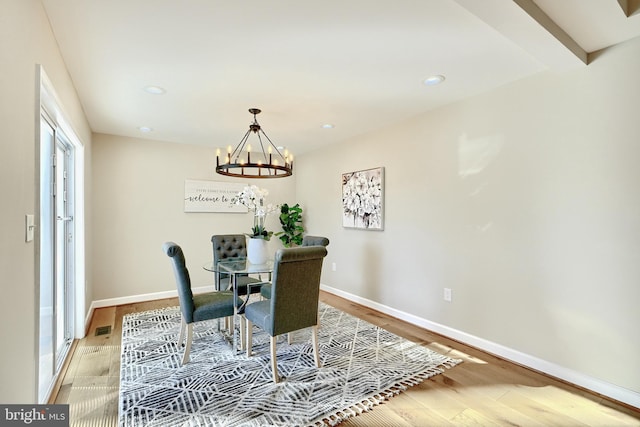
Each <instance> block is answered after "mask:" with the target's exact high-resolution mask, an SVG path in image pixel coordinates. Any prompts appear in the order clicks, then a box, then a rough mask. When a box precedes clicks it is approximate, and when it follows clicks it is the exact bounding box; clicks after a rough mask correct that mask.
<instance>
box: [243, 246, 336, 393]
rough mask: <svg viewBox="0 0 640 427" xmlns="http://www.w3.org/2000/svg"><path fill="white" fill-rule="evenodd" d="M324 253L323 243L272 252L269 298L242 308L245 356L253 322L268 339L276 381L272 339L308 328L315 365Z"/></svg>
mask: <svg viewBox="0 0 640 427" xmlns="http://www.w3.org/2000/svg"><path fill="white" fill-rule="evenodd" d="M325 256H327V249H326V248H325V247H323V246H307V247H302V246H301V247H297V248H286V249H279V250H278V251H277V252H276V257H275V263H274V270H273V287H272V292H271V299H268V300H262V301H257V302H254V303H251V304H248V305H247V306H246V307H245V311H244V315H245V318H246V326H247V333H246V334H245V336H246V340H247V344H246V348H247V357H250V356H251V345H252V343H251V341H252V333H253V325H256V326H257V327H259V328H261V329H263V330H264V331H265V332H267V333H268V334H269V335H270V340H271V369H272V371H273V381H274V382H276V383H277V382H279V380H280V378H279V376H278V362H277V360H276V338H277V336H278V335H282V334H290V333H291V332H293V331H297V330H299V329H304V328H311V332H312V335H311V340H312V343H313V354H314V358H315V363H316V366H317V367H318V368H319V367H320V355H319V354H318V301H319V298H320V273H321V272H322V261H323V259H324V257H325Z"/></svg>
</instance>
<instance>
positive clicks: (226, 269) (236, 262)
mask: <svg viewBox="0 0 640 427" xmlns="http://www.w3.org/2000/svg"><path fill="white" fill-rule="evenodd" d="M273 265H274V260H273V259H269V260H267V261H266V262H264V263H263V264H253V263H251V262H250V261H249V260H248V259H247V258H241V257H237V258H236V257H234V258H225V259H222V260H220V261H218V262H214V261H210V262H208V263H206V264H204V265H203V266H202V268H204V269H205V270H207V271H210V272H212V273H214V274H228V275H229V277H230V279H231V280H230V284H231V290H232V291H233V302H234V304H233V308H234V310H233V321H232V327H231V332H232V345H233V349H234V351H235V352H236V353H238V351H242V350H244V346H245V340H244V333H245V331H243V330H242V329H243V328H242V327H239V332H240V333H239V335H240V346H238V343H237V339H236V335H237V334H236V325H237V320H238V319H239V317H240V316H241V315H242V314H243V313H244V308H245V306H246V305H247V302H248V301H249V296H250V295H251V288H253V287H256V286H262V285H264V284H265V283H270V282H271V274H272V273H273ZM245 275H252V276H255V275H258V277H260V279H262V276H263V275H267V276H268V280H264V281H263V280H261V281H259V282H255V283H248V284H247V296H246V298H245V299H244V300H243V301H242V304H238V301H239V299H240V297H239V295H238V277H240V276H245Z"/></svg>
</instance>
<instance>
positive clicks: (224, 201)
mask: <svg viewBox="0 0 640 427" xmlns="http://www.w3.org/2000/svg"><path fill="white" fill-rule="evenodd" d="M245 185H246V184H244V183H231V182H218V181H197V180H192V179H185V180H184V211H185V212H247V207H246V206H242V205H236V204H232V203H231V199H233V197H235V195H236V194H238V193H239V192H240V191H242V189H243V188H244V186H245Z"/></svg>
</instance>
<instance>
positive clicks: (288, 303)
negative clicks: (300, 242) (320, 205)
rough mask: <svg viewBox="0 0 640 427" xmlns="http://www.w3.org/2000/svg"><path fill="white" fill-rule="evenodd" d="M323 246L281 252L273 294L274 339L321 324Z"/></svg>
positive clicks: (278, 257) (272, 318)
mask: <svg viewBox="0 0 640 427" xmlns="http://www.w3.org/2000/svg"><path fill="white" fill-rule="evenodd" d="M326 255H327V249H326V248H324V247H323V246H307V247H303V246H300V247H296V248H285V249H279V250H278V251H277V252H276V256H275V263H274V270H273V287H272V291H271V292H272V293H271V300H270V302H271V307H270V308H271V310H270V311H271V322H272V324H271V325H270V326H271V328H268V329H272V331H267V332H270V333H271V332H272V334H271V335H272V336H275V335H280V334H284V333H287V332H291V331H296V330H298V329H303V328H307V327H310V326H313V325H317V324H318V300H319V297H320V275H321V273H322V261H323V259H324V257H325V256H326Z"/></svg>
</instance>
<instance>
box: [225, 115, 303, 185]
mask: <svg viewBox="0 0 640 427" xmlns="http://www.w3.org/2000/svg"><path fill="white" fill-rule="evenodd" d="M249 112H250V113H251V114H253V123H251V124H250V125H249V130H248V131H247V133H245V134H244V136H243V137H242V139H241V140H240V143H238V145H237V146H236V148H235V149H233V151H232V149H231V146H230V145H229V146H228V147H227V154H226V155H225V156H224V157H223V158H222V159H221V158H220V149H218V150H217V153H216V172H217V173H219V174H221V175H227V176H235V177H240V178H284V177H286V176H291V175H292V174H293V155H292V154H291V153H289V152H288V151H287V150H285V151H284V153H282V152H280V150H279V149H278V147H276V146H275V145H274V144H273V142H271V140H270V139H269V137H268V136H267V135H266V134H265V133H264V131H263V130H262V128H261V127H260V125H259V124H258V120H257V119H256V115H257V114H260V110H259V109H257V108H250V109H249ZM251 134H255V135H256V137H257V141H258V144H256V146H255V150H252V147H251V144H249V143H247V141H248V139H249V137H250V136H251ZM262 137H264V139H265V140H266V141H264V140H263V139H262Z"/></svg>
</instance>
